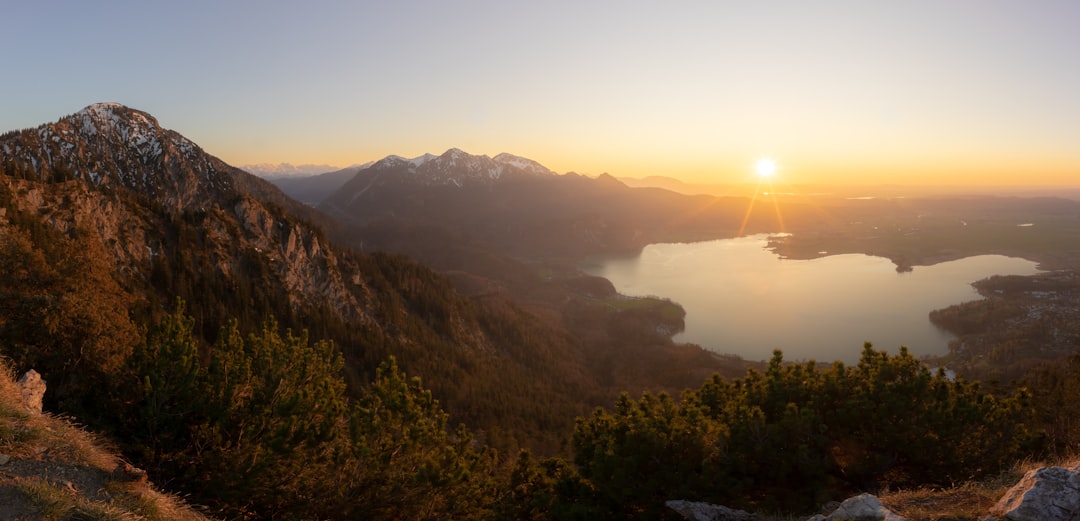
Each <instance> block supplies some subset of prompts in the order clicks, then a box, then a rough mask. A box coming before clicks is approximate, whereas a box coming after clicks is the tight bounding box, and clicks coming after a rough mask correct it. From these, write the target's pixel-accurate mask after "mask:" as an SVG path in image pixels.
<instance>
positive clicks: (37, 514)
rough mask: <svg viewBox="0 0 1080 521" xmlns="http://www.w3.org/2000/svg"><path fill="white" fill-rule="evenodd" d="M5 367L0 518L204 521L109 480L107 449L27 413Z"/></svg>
mask: <svg viewBox="0 0 1080 521" xmlns="http://www.w3.org/2000/svg"><path fill="white" fill-rule="evenodd" d="M8 367H9V365H8V364H6V363H4V361H0V461H2V462H3V463H0V519H5V520H6V519H47V520H84V519H85V520H102V521H107V520H125V521H126V520H153V521H158V520H160V521H165V520H179V521H207V519H208V518H206V517H205V516H203V515H201V514H200V513H198V512H196V511H195V510H193V509H192V508H191V507H190V506H188V505H186V504H185V503H184V502H183V501H181V500H180V499H179V498H177V497H175V496H172V495H169V494H163V493H161V492H159V491H156V490H154V488H153V486H152V485H150V484H149V483H147V482H145V481H126V480H125V478H123V477H120V476H118V475H116V474H114V473H113V471H114V470H115V469H116V468H117V465H118V464H119V463H120V458H119V457H118V456H117V455H116V453H115V451H114V450H111V448H110V446H109V445H108V444H107V443H105V442H104V441H103V440H101V439H100V438H98V437H96V436H94V435H93V434H91V433H89V432H87V431H85V430H83V429H81V428H80V427H79V426H78V425H76V424H75V423H74V422H72V421H71V420H70V419H68V418H63V417H57V416H52V415H49V414H33V413H30V412H28V411H27V410H26V409H25V407H24V406H23V402H22V395H21V392H20V390H19V387H18V385H17V384H16V383H15V378H14V375H13V374H12V373H11V370H10V369H8Z"/></svg>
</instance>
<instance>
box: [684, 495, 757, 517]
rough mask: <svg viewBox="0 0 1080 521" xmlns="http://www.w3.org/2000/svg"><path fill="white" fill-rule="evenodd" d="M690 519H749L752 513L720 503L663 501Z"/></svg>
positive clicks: (752, 515)
mask: <svg viewBox="0 0 1080 521" xmlns="http://www.w3.org/2000/svg"><path fill="white" fill-rule="evenodd" d="M664 504H665V505H667V507H668V508H670V509H672V510H674V511H676V512H678V513H679V515H681V516H683V517H685V518H686V519H689V520H690V521H750V520H752V519H754V518H755V516H754V514H751V513H750V512H746V511H743V510H735V509H732V508H728V507H725V506H722V505H712V504H709V503H702V502H699V501H685V500H681V499H675V500H671V501H667V502H665V503H664Z"/></svg>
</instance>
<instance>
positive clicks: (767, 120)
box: [0, 0, 1080, 185]
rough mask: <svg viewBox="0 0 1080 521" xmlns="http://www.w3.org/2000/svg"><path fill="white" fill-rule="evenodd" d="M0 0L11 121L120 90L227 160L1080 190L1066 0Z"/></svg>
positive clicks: (2, 117) (31, 119)
mask: <svg viewBox="0 0 1080 521" xmlns="http://www.w3.org/2000/svg"><path fill="white" fill-rule="evenodd" d="M6 4H7V5H5V6H4V10H3V11H4V14H3V16H0V42H2V44H3V49H4V52H3V60H2V61H0V63H2V69H0V70H2V71H3V73H2V76H0V77H2V81H0V131H3V130H11V129H17V128H25V127H30V126H36V125H38V124H41V123H44V122H49V121H54V120H56V119H57V118H58V117H60V116H63V115H66V114H70V113H72V112H75V111H77V110H79V109H81V108H82V107H84V106H86V105H88V104H90V103H94V102H98V101H117V102H120V103H124V104H126V105H129V106H131V107H133V108H137V109H140V110H144V111H147V112H149V113H151V114H153V115H154V116H156V117H157V118H158V120H159V121H160V122H161V123H162V125H163V126H165V127H167V128H172V129H174V130H177V131H179V132H180V133H182V134H184V135H186V136H187V137H189V138H191V139H192V140H194V141H195V142H197V143H198V144H200V145H201V146H202V147H203V148H204V149H206V150H207V151H208V152H210V153H212V154H214V155H217V156H219V157H221V158H222V159H224V160H225V161H227V162H229V163H232V164H237V165H239V164H248V163H278V162H289V163H293V164H301V163H325V164H332V165H338V166H345V165H349V164H355V163H361V162H365V161H370V160H374V159H379V158H381V157H383V156H386V155H388V154H398V155H402V156H407V157H411V156H416V155H420V154H422V153H425V152H431V153H436V154H438V153H441V152H443V151H445V150H446V149H448V148H451V147H458V148H461V149H463V150H466V151H468V152H470V153H474V154H488V155H492V156H493V155H495V154H498V153H500V152H510V153H514V154H517V155H521V156H525V157H529V158H532V159H535V160H537V161H539V162H541V163H543V164H544V165H546V166H548V167H549V168H551V169H553V170H556V171H559V172H566V171H576V172H580V173H585V174H591V175H596V174H600V173H603V172H608V173H611V174H613V175H616V176H622V177H642V176H647V175H667V176H672V177H679V178H682V179H685V180H688V181H692V182H708V183H739V182H746V181H747V180H749V179H750V178H752V176H753V174H754V165H755V164H756V162H757V161H758V159H759V158H761V157H763V156H769V157H772V158H774V159H775V161H776V163H777V165H778V170H777V176H778V178H780V179H783V180H784V181H785V182H788V183H794V184H804V183H859V184H879V183H899V184H956V185H963V184H1008V185H1026V184H1039V185H1056V184H1063V185H1080V30H1078V27H1080V2H1077V1H1075V0H1063V1H1039V2H1035V1H1031V2H1026V1H1018V0H1010V1H996V0H979V1H973V0H968V1H942V0H931V1H909V0H905V1H902V2H901V1H897V2H870V1H861V0H860V1H847V2H834V1H821V2H806V1H791V2H772V1H753V2H720V1H701V2H690V1H687V2H655V1H639V0H633V1H628V0H622V1H610V2H590V1H561V0H559V1H544V2H516V1H449V0H443V1H430V2H420V1H401V0H398V1H386V2H370V1H363V2H361V1H333V2H322V1H317V0H316V1H311V2H274V1H246V0H244V1H240V0H229V1H224V2H223V1H185V2H156V1H139V2H128V1H102V2H85V1H69V2H61V1H52V0H43V1H35V2H29V1H27V2H7V3H6Z"/></svg>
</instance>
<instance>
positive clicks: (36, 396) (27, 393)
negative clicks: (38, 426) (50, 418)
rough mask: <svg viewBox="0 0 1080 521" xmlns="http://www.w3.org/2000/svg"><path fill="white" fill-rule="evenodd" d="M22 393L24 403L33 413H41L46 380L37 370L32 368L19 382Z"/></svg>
mask: <svg viewBox="0 0 1080 521" xmlns="http://www.w3.org/2000/svg"><path fill="white" fill-rule="evenodd" d="M17 383H18V385H19V391H20V392H21V393H22V399H23V405H25V406H26V410H27V411H29V412H30V413H32V414H41V401H42V399H43V398H44V397H45V380H42V379H41V375H40V374H38V372H37V371H35V370H33V369H31V370H29V371H27V372H26V374H24V375H22V378H19V381H18V382H17Z"/></svg>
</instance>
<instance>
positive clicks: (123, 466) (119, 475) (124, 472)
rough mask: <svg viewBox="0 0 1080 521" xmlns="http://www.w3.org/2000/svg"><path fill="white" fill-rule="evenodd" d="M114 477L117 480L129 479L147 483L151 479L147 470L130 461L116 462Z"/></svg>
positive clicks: (129, 480)
mask: <svg viewBox="0 0 1080 521" xmlns="http://www.w3.org/2000/svg"><path fill="white" fill-rule="evenodd" d="M112 474H113V478H114V479H116V480H117V481H128V482H134V483H146V482H147V480H148V479H149V478H148V477H147V475H146V471H145V470H143V469H140V468H138V467H136V466H134V465H132V464H130V463H124V462H120V463H117V464H116V469H114V470H113V473H112Z"/></svg>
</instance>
